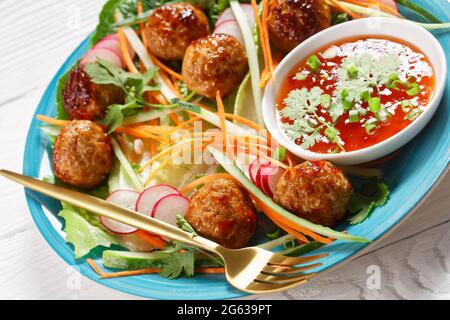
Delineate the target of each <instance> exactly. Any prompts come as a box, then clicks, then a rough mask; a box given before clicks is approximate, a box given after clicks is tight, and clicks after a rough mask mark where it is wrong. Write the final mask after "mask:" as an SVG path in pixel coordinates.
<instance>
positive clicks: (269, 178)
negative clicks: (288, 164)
mask: <svg viewBox="0 0 450 320" xmlns="http://www.w3.org/2000/svg"><path fill="white" fill-rule="evenodd" d="M285 171H286V170H285V169H283V168H281V167H279V166H277V165H274V164H272V163H270V162H266V163H264V164H262V165H261V166H260V167H259V180H260V185H261V188H262V190H263V192H264V193H265V194H266V195H267V196H268V197H270V198H272V197H273V194H274V192H275V188H276V186H277V183H278V180H280V178H281V176H282V175H283V173H284V172H285Z"/></svg>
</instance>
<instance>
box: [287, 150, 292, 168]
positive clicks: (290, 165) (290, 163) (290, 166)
mask: <svg viewBox="0 0 450 320" xmlns="http://www.w3.org/2000/svg"><path fill="white" fill-rule="evenodd" d="M286 160H287V162H288V163H289V168H292V167H294V161H293V160H292V157H291V153H290V152H289V151H286Z"/></svg>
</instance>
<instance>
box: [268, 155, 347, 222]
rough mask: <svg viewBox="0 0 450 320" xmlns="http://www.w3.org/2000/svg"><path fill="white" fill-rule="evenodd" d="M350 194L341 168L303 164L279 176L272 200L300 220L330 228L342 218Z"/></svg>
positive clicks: (313, 162) (309, 163) (311, 162)
mask: <svg viewBox="0 0 450 320" xmlns="http://www.w3.org/2000/svg"><path fill="white" fill-rule="evenodd" d="M351 194H352V186H351V184H350V182H349V181H348V179H347V178H346V176H345V175H344V174H343V173H342V171H341V170H340V169H338V168H337V167H335V166H334V165H333V164H331V163H329V162H327V161H306V162H303V163H302V164H299V165H297V166H295V167H293V168H290V169H288V170H286V172H285V173H284V174H283V176H281V178H280V180H279V181H278V184H277V186H276V189H275V194H274V201H275V202H276V203H278V204H279V205H280V206H282V207H283V208H285V209H287V210H289V211H291V212H292V213H294V214H296V215H298V216H299V217H301V218H304V219H306V220H309V221H311V222H313V223H317V224H321V225H323V226H326V227H331V226H334V225H336V223H337V222H339V221H340V220H341V219H342V218H343V217H344V216H345V214H346V211H347V205H348V202H349V200H350V196H351Z"/></svg>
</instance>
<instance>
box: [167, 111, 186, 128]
mask: <svg viewBox="0 0 450 320" xmlns="http://www.w3.org/2000/svg"><path fill="white" fill-rule="evenodd" d="M170 119H171V120H172V121H173V122H175V124H176V125H179V124H180V123H182V122H183V121H181V120H180V118H179V117H178V115H177V114H176V112H173V113H171V114H170Z"/></svg>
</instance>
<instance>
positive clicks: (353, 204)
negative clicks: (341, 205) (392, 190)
mask: <svg viewBox="0 0 450 320" xmlns="http://www.w3.org/2000/svg"><path fill="white" fill-rule="evenodd" d="M388 196H389V188H388V186H387V185H386V184H384V183H376V184H373V183H372V184H370V185H368V186H366V190H364V193H357V192H355V193H354V194H353V196H352V198H351V199H350V202H349V205H348V209H349V211H350V213H352V214H354V215H353V216H352V217H351V218H350V219H349V223H350V224H358V223H361V222H363V221H364V220H365V219H366V218H367V217H369V216H370V214H371V213H372V211H373V209H374V208H376V207H380V206H382V205H384V204H385V203H386V201H387V199H388Z"/></svg>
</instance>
